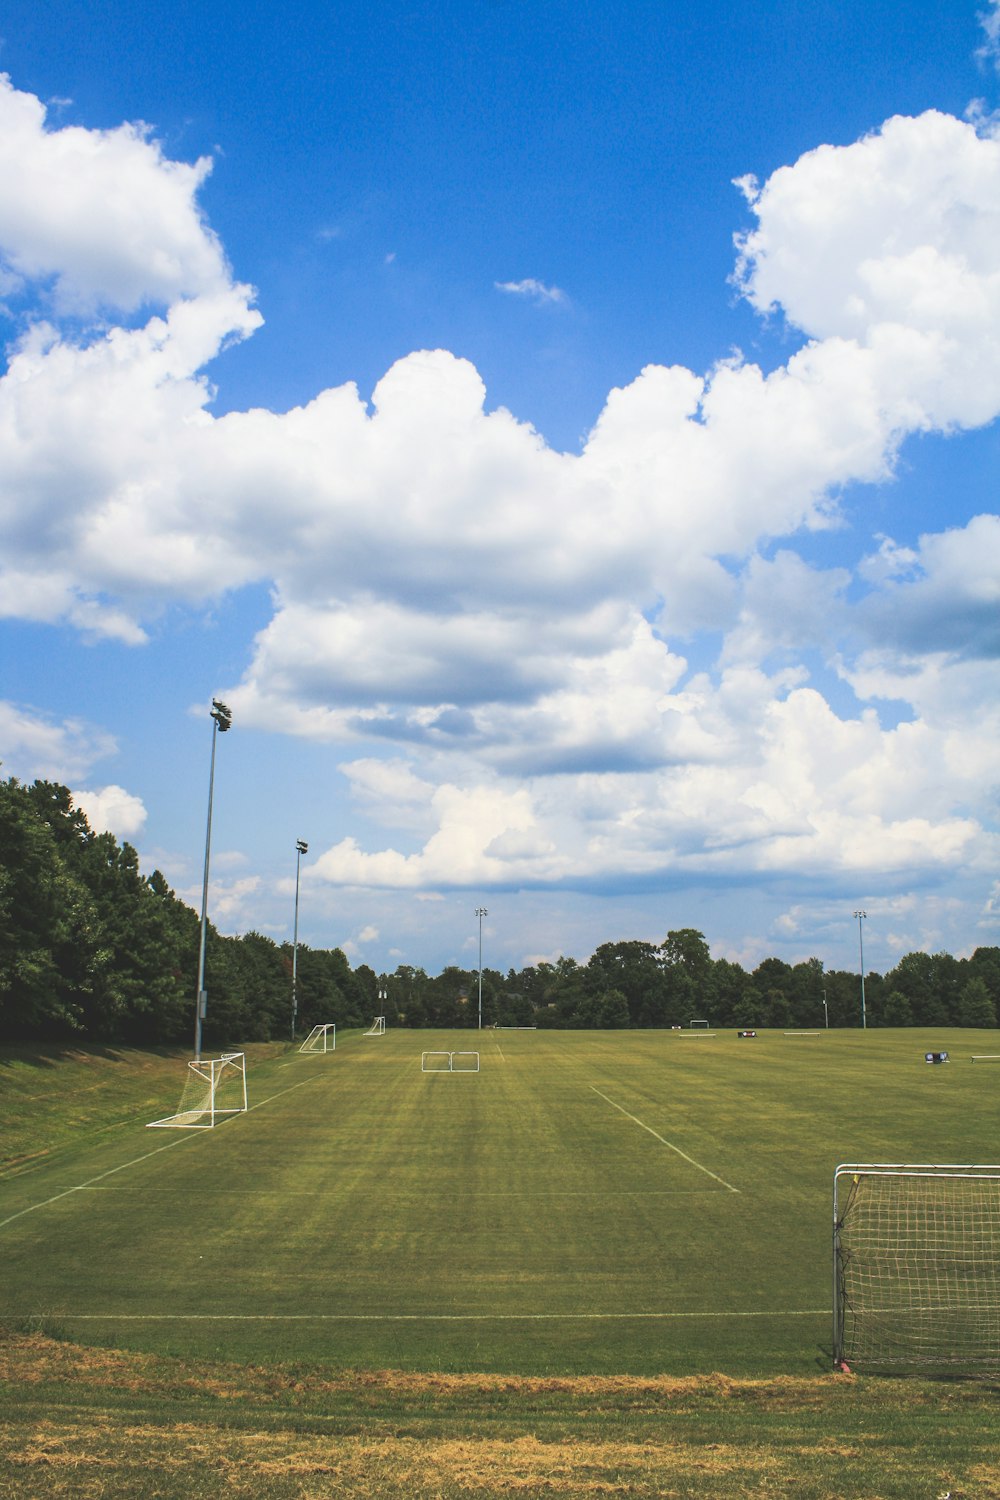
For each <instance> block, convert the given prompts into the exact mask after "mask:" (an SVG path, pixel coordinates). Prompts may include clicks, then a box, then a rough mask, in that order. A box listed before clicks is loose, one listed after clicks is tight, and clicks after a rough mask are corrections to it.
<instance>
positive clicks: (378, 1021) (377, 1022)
mask: <svg viewBox="0 0 1000 1500" xmlns="http://www.w3.org/2000/svg"><path fill="white" fill-rule="evenodd" d="M363 1034H364V1035H365V1036H384V1034H385V1016H376V1017H375V1019H374V1021H373V1022H372V1024H371V1025H370V1026H369V1028H368V1030H367V1031H366V1032H364V1033H363Z"/></svg>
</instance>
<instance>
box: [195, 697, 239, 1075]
mask: <svg viewBox="0 0 1000 1500" xmlns="http://www.w3.org/2000/svg"><path fill="white" fill-rule="evenodd" d="M209 717H210V718H211V720H212V761H211V767H210V769H209V773H208V825H207V827H206V829H205V874H204V878H203V880H202V883H201V934H200V937H199V940H198V994H197V998H196V1000H195V1007H194V1060H195V1062H200V1061H201V1023H202V1020H203V1018H204V1015H205V1009H206V1006H207V1002H208V996H207V995H206V993H205V933H206V931H207V928H208V863H209V857H210V855H211V851H212V797H213V794H214V791H215V739H216V736H217V735H219V734H225V732H226V730H227V729H228V728H229V726H230V725H231V724H232V722H233V716H232V714H231V713H230V711H229V709H228V708H227V707H226V705H225V704H224V703H220V702H219V700H218V698H213V699H212V707H211V709H210V710H209Z"/></svg>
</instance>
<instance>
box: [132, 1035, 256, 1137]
mask: <svg viewBox="0 0 1000 1500" xmlns="http://www.w3.org/2000/svg"><path fill="white" fill-rule="evenodd" d="M246 1109H247V1067H246V1058H245V1057H244V1055H243V1053H242V1052H223V1054H222V1056H221V1057H201V1058H198V1057H196V1058H195V1059H194V1060H193V1061H192V1062H189V1063H188V1065H187V1073H186V1074H185V1077H184V1087H183V1090H182V1091H181V1102H180V1104H179V1105H178V1107H177V1112H176V1114H172V1115H166V1116H165V1117H164V1118H163V1119H162V1120H149V1121H148V1122H147V1129H154V1128H162V1129H170V1130H211V1129H212V1127H213V1126H214V1125H215V1123H216V1121H217V1120H219V1119H220V1118H222V1117H224V1116H226V1115H238V1114H245V1113H246Z"/></svg>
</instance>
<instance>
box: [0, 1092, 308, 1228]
mask: <svg viewBox="0 0 1000 1500" xmlns="http://www.w3.org/2000/svg"><path fill="white" fill-rule="evenodd" d="M315 1076H317V1077H318V1076H319V1075H315ZM313 1081H314V1080H313V1078H303V1080H302V1082H301V1083H293V1084H292V1086H291V1088H287V1089H280V1090H279V1091H278V1093H277V1094H270V1095H269V1096H268V1097H267V1098H266V1099H261V1100H259V1101H258V1103H257V1104H251V1105H250V1106H249V1107H248V1108H247V1109H246V1110H244V1111H242V1113H244V1114H249V1113H250V1111H251V1110H254V1109H261V1108H262V1107H263V1106H264V1105H265V1104H270V1103H271V1100H272V1099H280V1098H281V1095H282V1094H290V1093H292V1092H293V1090H294V1089H300V1088H302V1087H304V1085H305V1084H307V1083H312V1082H313ZM207 1134H208V1131H198V1132H196V1133H195V1134H193V1135H188V1134H186V1133H185V1134H184V1135H181V1136H178V1137H177V1139H176V1140H175V1141H167V1143H166V1145H165V1146H157V1147H156V1148H155V1149H154V1150H152V1151H145V1152H143V1154H142V1156H133V1158H132V1160H131V1161H123V1162H122V1163H121V1165H120V1166H117V1167H109V1168H108V1170H107V1171H106V1172H98V1174H97V1176H96V1177H88V1178H87V1181H86V1182H78V1183H77V1184H76V1185H75V1187H70V1188H64V1189H63V1191H62V1192H61V1193H53V1195H52V1197H51V1198H45V1199H43V1200H42V1202H41V1203H29V1205H28V1207H27V1208H20V1209H18V1211H17V1213H16V1214H11V1215H10V1217H9V1218H6V1219H0V1229H5V1228H6V1227H7V1225H8V1224H13V1222H14V1220H15V1219H23V1218H24V1216H25V1214H33V1213H34V1212H35V1209H36V1208H48V1207H49V1204H50V1203H58V1202H59V1200H60V1198H68V1197H69V1195H70V1193H82V1192H83V1191H84V1189H85V1188H89V1187H93V1185H94V1183H95V1182H103V1181H104V1179H105V1177H113V1176H114V1175H115V1173H116V1172H124V1171H125V1170H126V1169H127V1168H128V1167H137V1166H138V1165H139V1163H140V1162H144V1161H149V1158H150V1157H151V1156H159V1154H160V1152H161V1151H169V1150H170V1149H171V1147H172V1146H183V1145H184V1143H185V1141H192V1140H198V1139H199V1138H200V1137H201V1136H203V1135H207Z"/></svg>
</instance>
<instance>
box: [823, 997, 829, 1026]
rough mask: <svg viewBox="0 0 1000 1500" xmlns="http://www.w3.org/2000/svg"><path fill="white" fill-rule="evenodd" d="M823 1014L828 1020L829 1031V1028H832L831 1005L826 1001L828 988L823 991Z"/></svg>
mask: <svg viewBox="0 0 1000 1500" xmlns="http://www.w3.org/2000/svg"><path fill="white" fill-rule="evenodd" d="M823 1016H824V1019H825V1021H826V1027H827V1030H828V1031H829V1029H830V1008H829V1006H828V1005H827V1003H826V990H824V991H823Z"/></svg>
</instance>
